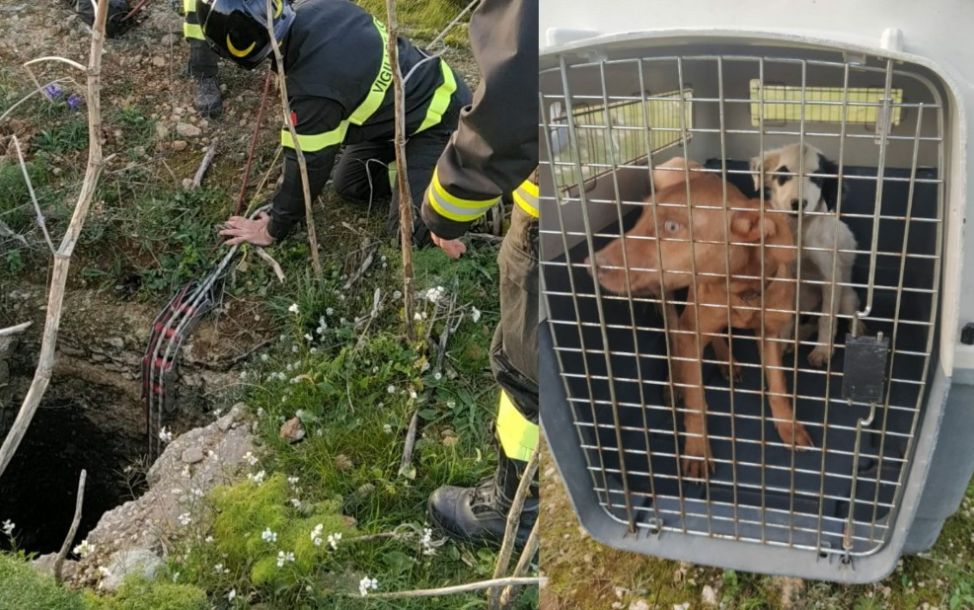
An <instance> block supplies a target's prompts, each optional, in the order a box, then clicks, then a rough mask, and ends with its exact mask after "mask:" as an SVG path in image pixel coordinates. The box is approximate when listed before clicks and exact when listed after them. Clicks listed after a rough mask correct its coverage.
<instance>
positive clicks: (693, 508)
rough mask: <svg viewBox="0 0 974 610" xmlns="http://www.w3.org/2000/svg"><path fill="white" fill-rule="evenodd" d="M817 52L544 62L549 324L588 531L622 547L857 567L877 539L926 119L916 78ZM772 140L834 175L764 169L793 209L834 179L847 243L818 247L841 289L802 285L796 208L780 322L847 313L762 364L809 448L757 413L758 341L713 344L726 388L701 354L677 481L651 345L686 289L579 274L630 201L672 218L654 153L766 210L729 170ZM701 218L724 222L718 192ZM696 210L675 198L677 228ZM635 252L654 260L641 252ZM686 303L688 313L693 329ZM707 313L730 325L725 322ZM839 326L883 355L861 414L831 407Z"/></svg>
mask: <svg viewBox="0 0 974 610" xmlns="http://www.w3.org/2000/svg"><path fill="white" fill-rule="evenodd" d="M836 55H837V54H832V55H831V56H825V55H823V54H813V53H808V56H802V55H801V53H800V52H795V53H793V54H791V55H782V56H780V57H772V56H765V55H748V54H736V53H724V54H692V53H688V54H685V55H667V56H637V57H625V58H620V59H609V58H607V57H605V56H603V57H601V58H598V59H592V58H588V59H580V58H579V56H571V57H572V59H569V58H568V57H569V56H563V57H561V58H560V63H559V65H558V66H557V67H554V68H550V69H545V70H542V72H541V75H540V76H541V79H540V82H541V93H540V108H541V116H540V119H539V129H540V130H541V131H542V134H543V137H542V150H541V157H542V162H541V163H542V178H543V180H542V222H541V230H540V231H541V245H542V257H541V258H542V271H543V273H542V290H543V294H544V300H545V303H546V306H547V312H548V324H549V329H550V331H551V335H552V338H553V343H554V352H555V356H556V359H557V366H558V370H559V373H560V376H561V379H562V382H563V384H564V388H565V392H566V396H567V398H568V404H567V405H566V407H565V408H566V409H569V410H570V411H571V419H572V422H573V424H574V428H575V431H576V433H577V436H578V443H579V444H580V446H581V447H582V449H583V452H584V456H585V463H586V469H587V471H588V474H589V475H590V481H589V483H590V485H591V486H592V489H593V490H594V492H595V493H596V494H597V497H598V502H599V505H600V506H601V507H602V509H603V511H604V512H605V514H606V516H607V517H608V518H610V519H612V520H614V521H616V522H619V523H624V524H626V526H627V528H628V529H629V531H630V532H643V533H649V534H653V535H655V534H659V533H661V532H667V531H671V532H681V533H683V534H690V535H696V536H707V537H716V538H722V539H730V540H739V541H744V542H749V543H758V544H766V545H776V546H786V547H790V548H794V549H801V550H806V551H809V552H813V553H816V554H817V555H815V556H816V557H818V558H827V559H831V558H833V557H838V558H840V559H842V560H843V561H844V562H849V561H851V559H852V558H854V557H855V556H864V555H869V554H872V553H875V552H877V551H878V550H879V549H881V548H882V546H883V544H884V543H885V542H886V541H887V540H888V538H889V534H890V533H891V531H890V524H891V523H892V522H893V520H892V517H893V516H894V515H895V511H896V509H897V506H898V505H899V503H900V501H901V500H902V493H903V491H904V486H905V477H906V474H907V471H908V468H907V465H908V464H909V461H910V456H911V453H912V448H913V444H914V440H915V439H916V435H917V434H918V433H919V429H918V422H920V420H921V415H922V413H923V411H924V397H925V394H924V385H925V382H926V380H927V374H928V371H929V369H930V366H931V354H932V348H933V341H934V336H935V332H934V331H935V325H936V320H937V315H936V312H937V309H938V289H939V277H940V263H941V252H942V239H943V238H942V233H943V231H942V224H943V220H942V219H943V191H944V176H943V168H944V167H945V163H944V158H943V156H944V133H943V130H944V127H943V126H944V116H943V115H944V108H943V104H942V102H941V98H940V95H939V92H938V90H937V89H936V87H935V86H933V84H932V83H930V82H929V81H928V80H926V78H925V77H924V76H923V75H922V74H919V73H914V72H911V71H910V70H909V69H907V68H905V67H902V66H898V65H896V64H894V62H893V61H891V60H886V59H880V58H870V57H859V58H842V57H841V56H839V57H840V59H835V56H836ZM788 143H795V144H798V145H799V146H804V145H805V144H813V145H814V146H816V147H817V148H819V149H821V150H822V151H824V152H825V154H826V155H827V156H828V157H829V158H830V159H832V160H834V161H835V162H836V165H837V168H838V169H837V171H835V172H821V171H814V170H811V172H812V173H808V172H806V170H805V168H804V167H799V168H791V171H790V172H789V171H788V170H785V171H786V172H787V173H786V175H787V176H789V177H794V178H795V179H796V180H797V181H798V184H799V199H801V198H802V194H801V190H802V186H801V185H803V184H805V183H806V181H807V180H813V179H814V180H819V181H821V180H823V179H834V180H837V182H838V184H839V192H840V193H841V192H843V191H847V194H846V195H845V196H844V197H842V198H840V199H839V200H838V202H837V206H836V209H834V210H831V211H828V212H822V214H825V213H828V214H834V215H836V216H837V217H838V218H839V219H841V220H842V221H843V222H844V223H845V224H846V225H847V226H848V227H849V228H850V229H851V231H852V232H853V234H854V235H855V240H856V242H857V246H856V247H855V248H854V249H851V250H842V249H841V248H840V246H839V245H838V243H839V242H838V239H832V240H831V245H828V246H826V247H827V248H831V251H832V252H831V254H832V257H833V260H838V259H839V257H838V256H837V254H842V253H843V252H846V253H852V254H854V255H855V262H854V265H853V269H852V276H851V281H848V282H842V281H841V280H839V279H838V274H832V275H831V277H828V276H826V277H825V278H824V279H823V278H817V277H814V276H812V275H811V274H810V272H809V271H808V268H807V266H806V268H804V269H803V264H802V261H803V259H804V256H803V255H806V254H807V253H808V252H809V251H814V250H815V249H816V248H817V249H820V250H821V249H822V248H823V246H822V243H823V242H822V238H821V236H818V237H817V238H816V239H817V240H818V241H816V242H812V243H808V237H807V236H804V235H803V230H802V226H803V223H807V222H809V218H810V216H809V214H808V213H806V212H804V211H799V213H798V214H797V215H796V217H795V218H794V225H795V231H794V233H795V243H794V246H793V248H794V249H795V251H796V257H795V258H796V263H795V268H794V280H792V281H794V282H795V285H796V290H795V295H796V296H795V299H794V302H793V303H792V304H791V305H790V306H789V311H790V312H791V313H792V314H795V316H796V318H797V319H798V321H799V322H800V320H801V318H802V317H811V318H812V319H817V316H821V315H822V311H821V310H820V309H819V308H808V309H803V308H801V307H800V304H799V298H798V293H799V291H800V288H801V287H802V286H811V287H819V288H821V287H822V286H827V287H828V288H829V289H830V290H831V292H832V294H833V295H834V294H836V291H837V290H840V289H841V288H842V287H843V286H848V287H851V288H853V289H854V290H855V292H856V296H857V297H858V300H859V307H858V311H857V312H856V313H855V315H852V316H848V315H843V314H840V315H839V316H838V321H837V323H838V324H839V327H840V331H839V332H838V333H835V337H834V339H833V338H832V336H827V337H816V336H814V335H813V336H811V337H807V336H804V335H802V334H801V331H800V326H801V324H800V323H796V324H795V325H794V332H793V333H790V334H789V336H787V337H782V338H781V339H780V341H781V343H782V344H783V345H785V346H786V347H789V348H791V350H792V351H791V355H789V356H786V357H785V359H784V360H783V365H782V369H783V370H784V372H785V377H786V379H787V384H788V399H789V400H790V402H791V404H792V405H793V407H794V420H795V421H796V422H798V423H800V424H802V425H803V426H804V428H805V429H806V430H808V432H809V434H810V436H811V437H812V440H813V442H814V447H812V448H809V449H807V450H804V451H795V450H793V449H792V447H791V446H789V445H788V444H787V443H784V442H782V440H781V439H779V438H778V436H777V434H776V433H775V427H774V423H775V422H773V421H772V417H771V415H770V414H769V412H768V408H767V403H768V399H769V390H768V388H766V387H765V383H764V376H763V375H762V370H763V367H762V364H761V358H760V355H759V351H758V349H759V348H758V343H759V340H760V338H761V337H762V336H763V335H764V329H763V326H762V329H761V330H760V331H755V332H754V333H750V332H748V331H742V330H738V329H733V330H728V329H725V330H724V331H722V332H721V333H719V335H718V336H719V338H722V339H724V340H726V341H727V342H728V343H729V346H730V351H731V353H732V354H733V356H734V359H735V360H736V361H737V363H738V364H739V365H740V367H741V369H742V371H743V375H742V376H741V378H740V379H735V378H734V376H733V375H732V376H730V378H729V379H727V380H725V379H723V378H722V377H721V376H720V375H718V374H716V370H717V367H718V365H725V366H727V365H729V364H730V362H729V361H728V360H727V359H720V358H718V357H717V356H716V354H711V353H710V352H704V356H703V360H702V371H703V379H702V384H703V389H704V390H705V394H706V398H707V405H708V406H707V429H708V433H707V434H708V437H709V443H710V445H711V449H712V452H713V463H714V466H715V470H714V472H713V473H712V474H709V475H707V476H696V477H691V476H688V475H687V474H686V472H685V467H684V465H683V464H682V463H681V453H682V452H683V450H684V446H685V443H686V440H687V436H688V433H687V430H686V429H685V427H684V425H683V419H684V416H685V412H686V409H685V408H684V406H683V404H681V402H680V400H679V396H680V394H681V393H682V392H683V391H684V390H685V389H686V388H685V387H681V383H680V381H679V380H677V379H675V378H674V371H673V365H674V360H675V358H676V356H675V355H674V353H673V352H672V342H673V338H674V336H676V335H678V334H679V333H681V332H682V333H691V334H692V333H694V331H687V330H683V329H680V328H678V325H677V324H675V320H674V319H673V318H674V317H675V316H677V315H679V312H680V311H681V310H683V309H684V308H685V307H687V306H688V300H687V299H688V296H687V293H686V291H682V292H679V291H678V292H669V293H668V292H667V291H665V290H664V289H663V287H662V284H660V286H659V287H658V289H657V290H655V291H651V293H648V294H647V293H638V294H633V293H632V290H631V289H628V288H627V289H626V290H621V291H617V292H611V291H609V290H607V289H606V288H604V287H603V286H600V284H599V282H598V281H594V280H593V279H592V278H593V268H592V263H591V262H590V260H591V258H592V257H593V256H594V255H595V253H597V252H598V251H599V250H600V249H601V248H602V247H604V246H605V245H606V244H607V243H609V242H611V241H612V240H616V239H619V238H620V236H624V235H625V234H626V232H627V231H628V230H629V229H631V228H632V226H633V225H634V223H635V222H636V220H637V219H638V217H639V216H640V215H641V214H642V213H643V212H644V210H646V209H647V208H646V206H647V204H648V205H651V206H652V209H653V210H657V209H658V208H659V206H666V205H678V204H673V203H672V202H666V201H658V200H657V198H656V189H655V188H654V187H653V184H652V180H651V179H650V176H651V175H652V171H653V170H654V169H655V168H657V167H658V166H659V165H660V163H662V162H663V161H665V160H666V159H668V158H670V157H672V156H674V155H678V156H682V157H685V158H688V159H694V160H696V161H699V162H700V163H702V167H701V168H699V169H681V170H679V171H683V172H684V173H685V176H684V179H685V180H689V179H690V178H691V173H692V172H700V173H710V174H715V175H719V176H720V177H721V178H722V179H723V180H724V181H726V182H727V183H728V184H731V185H734V188H738V189H740V190H741V191H743V192H745V193H747V194H749V195H751V196H752V197H753V198H755V199H757V200H758V201H759V206H760V208H759V209H760V210H761V211H762V213H766V212H768V213H769V207H768V201H767V200H766V199H767V194H766V193H765V191H764V189H763V188H762V189H757V190H756V191H754V186H753V184H752V183H753V182H754V180H755V178H756V179H757V184H759V185H764V184H765V183H766V178H767V176H765V170H764V167H763V166H761V167H759V168H757V169H753V170H752V168H751V166H750V165H749V163H748V160H749V159H750V158H751V157H754V156H758V155H761V154H762V152H763V151H766V150H768V149H770V148H773V147H775V146H781V145H783V144H788ZM749 185H750V186H749ZM748 189H750V192H749V191H748ZM714 204H715V205H712V206H711V207H714V208H716V209H723V210H724V211H725V212H726V211H728V210H730V209H731V208H729V207H728V199H727V194H726V189H725V193H724V197H723V201H722V202H714ZM682 205H684V206H685V205H686V204H685V203H684V204H682ZM703 207H707V206H703ZM697 209H698V207H697V205H696V204H694V206H692V207H691V208H690V213H691V215H692V213H693V211H696V210H697ZM654 213H655V212H654ZM690 226H691V234H690V237H689V239H684V240H683V241H684V242H685V247H687V248H694V247H700V245H699V244H700V243H702V242H701V240H700V239H699V238H695V237H694V236H693V233H692V227H693V226H694V224H693V222H692V216H691V223H690ZM640 238H641V236H638V235H633V234H630V235H628V236H625V238H624V239H630V240H632V239H640ZM644 239H648V240H649V241H650V242H653V245H652V247H654V248H658V247H660V241H662V240H661V239H660V238H656V237H648V238H644ZM676 241H679V240H676ZM828 241H829V240H826V242H825V243H828ZM762 243H763V242H762ZM623 250H624V251H625V248H623ZM763 264H764V263H763V261H762V268H763ZM836 264H838V263H836ZM622 265H623V267H624V268H625V273H626V275H627V277H631V276H632V274H633V273H635V272H639V271H645V270H646V266H645V263H644V262H642V261H639V260H632V259H629V260H624V262H623V264H622ZM727 267H728V269H729V268H730V263H729V262H727ZM650 270H651V271H662V270H659V269H650ZM663 270H665V269H663ZM732 275H733V274H732V273H731V272H730V271H728V272H726V273H724V274H723V275H722V276H721V275H720V274H717V278H719V281H723V282H725V283H726V287H727V291H728V292H730V291H731V282H732V280H735V279H737V278H735V277H732ZM691 276H692V278H691V282H692V285H693V287H694V288H696V287H697V283H698V282H705V281H711V282H712V281H718V280H717V279H715V278H714V277H711V278H707V277H704V275H701V274H700V273H699V272H697V271H696V270H693V271H691ZM762 294H763V293H762ZM759 300H760V302H759V303H756V304H755V305H754V307H755V308H756V309H757V310H758V311H760V313H761V315H762V316H763V315H764V314H765V312H766V304H765V303H764V298H763V296H761V297H760V299H759ZM689 304H690V305H693V304H692V303H689ZM701 307H702V306H697V307H694V308H693V311H696V312H698V315H699V311H700V310H701ZM725 309H726V310H727V311H728V322H729V323H728V325H727V326H728V327H731V326H732V324H730V312H731V310H732V308H729V307H728V308H725ZM855 318H858V319H860V320H861V321H862V322H863V323H864V325H865V329H864V331H862V332H865V333H866V334H867V335H869V336H871V337H880V338H881V340H883V341H888V346H889V348H888V350H889V351H888V355H887V356H886V359H885V361H884V362H882V363H881V364H879V365H877V366H882V368H883V370H882V371H881V373H882V377H883V378H884V385H883V389H882V394H881V397H880V399H879V400H875V401H872V400H871V401H862V400H855V399H850V398H848V397H844V394H846V393H844V392H843V385H844V384H849V383H851V382H852V380H851V379H848V380H847V379H845V376H844V373H845V371H846V370H847V369H846V364H847V363H846V362H845V358H846V355H847V354H846V352H847V350H846V338H845V331H846V329H849V330H852V331H853V332H855V330H854V329H855V326H856V325H855V324H854V319H855ZM714 338H717V336H707V337H700V333H699V332H697V333H696V336H695V340H697V341H701V340H703V341H705V342H707V341H709V340H711V339H714ZM819 343H823V344H826V345H828V347H829V348H830V350H831V349H834V353H833V355H832V357H831V359H829V360H828V362H827V363H826V364H825V365H824V366H821V367H816V366H812V365H810V364H809V362H808V360H807V356H808V353H809V351H810V350H811V349H813V348H814V347H815V346H816V345H818V344H819ZM684 385H685V384H684Z"/></svg>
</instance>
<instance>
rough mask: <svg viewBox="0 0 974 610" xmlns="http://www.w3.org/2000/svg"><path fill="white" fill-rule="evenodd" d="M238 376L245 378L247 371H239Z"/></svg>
mask: <svg viewBox="0 0 974 610" xmlns="http://www.w3.org/2000/svg"><path fill="white" fill-rule="evenodd" d="M240 378H241V379H246V378H247V371H240Z"/></svg>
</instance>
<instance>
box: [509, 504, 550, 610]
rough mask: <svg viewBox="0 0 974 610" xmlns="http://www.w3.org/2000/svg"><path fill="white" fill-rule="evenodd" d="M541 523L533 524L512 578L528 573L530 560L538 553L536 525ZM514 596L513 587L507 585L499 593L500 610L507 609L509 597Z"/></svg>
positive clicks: (537, 521) (539, 542) (538, 542)
mask: <svg viewBox="0 0 974 610" xmlns="http://www.w3.org/2000/svg"><path fill="white" fill-rule="evenodd" d="M539 523H541V521H540V520H536V521H535V522H534V526H533V527H532V528H531V534H530V535H529V536H528V541H527V542H526V543H525V545H524V550H522V551H521V557H520V558H519V559H518V560H517V566H515V567H514V573H513V574H511V576H513V577H514V578H518V577H520V576H524V574H525V573H527V571H528V566H530V565H531V560H532V559H533V558H534V555H535V553H537V552H538V547H539V546H540V544H541V541H540V538H541V537H540V536H539V534H538V524H539ZM513 595H514V585H507V586H506V587H504V590H503V591H502V592H501V601H500V604H501V608H507V606H508V604H510V603H511V597H512V596H513Z"/></svg>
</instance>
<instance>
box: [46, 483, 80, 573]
mask: <svg viewBox="0 0 974 610" xmlns="http://www.w3.org/2000/svg"><path fill="white" fill-rule="evenodd" d="M87 478H88V471H87V470H85V469H84V468H82V469H81V476H80V477H78V497H77V498H76V499H75V502H74V519H72V520H71V527H70V528H69V529H68V535H67V536H66V537H65V538H64V543H63V544H62V545H61V550H60V551H58V554H57V558H56V559H55V560H54V580H56V581H57V582H61V568H62V567H63V566H64V558H65V557H67V556H68V551H69V550H70V549H71V543H72V542H73V541H74V537H75V536H76V535H77V534H78V525H80V524H81V506H82V505H83V504H84V500H85V479H87Z"/></svg>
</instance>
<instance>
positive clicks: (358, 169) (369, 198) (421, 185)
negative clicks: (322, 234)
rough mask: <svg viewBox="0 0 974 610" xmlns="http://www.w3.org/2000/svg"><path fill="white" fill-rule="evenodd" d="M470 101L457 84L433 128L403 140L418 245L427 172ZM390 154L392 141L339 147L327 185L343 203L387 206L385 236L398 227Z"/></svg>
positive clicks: (423, 233)
mask: <svg viewBox="0 0 974 610" xmlns="http://www.w3.org/2000/svg"><path fill="white" fill-rule="evenodd" d="M469 102H470V91H469V90H468V89H467V88H466V86H463V84H462V82H458V85H457V91H456V92H454V94H453V99H452V100H451V102H450V105H449V107H448V108H447V111H446V112H445V113H444V114H443V118H442V120H441V121H440V123H439V124H437V125H434V126H433V127H430V128H429V129H426V130H424V131H422V132H420V133H418V134H416V135H413V136H410V137H409V139H408V140H407V141H406V161H407V163H408V165H407V172H406V173H407V177H408V179H409V192H410V194H411V195H412V198H413V207H414V211H413V223H414V225H413V227H414V228H413V240H414V241H415V242H416V243H417V244H418V245H423V244H425V243H428V242H429V230H428V229H427V228H426V225H425V224H424V223H423V220H422V218H421V216H420V213H419V210H420V206H422V204H423V197H425V194H426V187H428V186H429V184H430V182H431V181H432V179H433V170H434V169H436V162H437V161H438V160H439V158H440V155H441V154H443V149H444V148H446V145H447V143H448V142H449V141H450V136H451V135H452V134H453V132H454V130H456V128H457V122H458V121H459V120H460V109H461V108H463V106H465V105H466V104H468V103H469ZM395 164H396V149H395V145H394V144H393V143H392V142H364V143H361V144H350V145H346V146H344V147H342V150H341V152H340V153H339V156H338V160H337V161H336V163H335V170H334V173H333V174H332V180H333V183H334V186H335V190H336V191H337V192H338V194H339V195H341V196H342V197H343V198H344V199H347V200H349V201H353V202H356V203H361V204H369V205H371V204H374V203H376V202H379V201H381V202H383V203H386V202H388V206H389V207H388V218H387V223H386V224H387V228H388V230H389V232H390V233H396V232H398V228H399V197H398V189H394V188H392V187H391V185H390V182H391V181H392V180H394V179H395V171H394V169H395Z"/></svg>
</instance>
